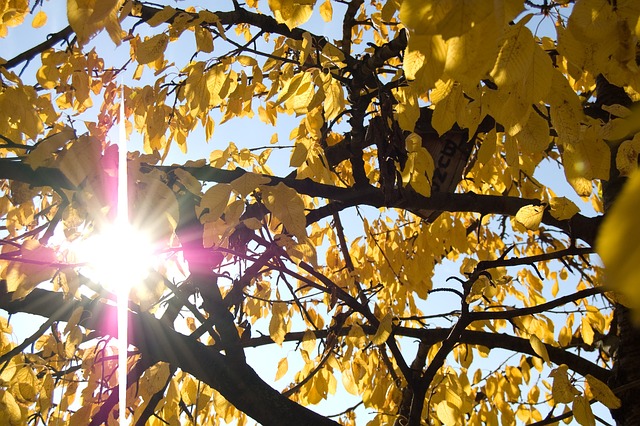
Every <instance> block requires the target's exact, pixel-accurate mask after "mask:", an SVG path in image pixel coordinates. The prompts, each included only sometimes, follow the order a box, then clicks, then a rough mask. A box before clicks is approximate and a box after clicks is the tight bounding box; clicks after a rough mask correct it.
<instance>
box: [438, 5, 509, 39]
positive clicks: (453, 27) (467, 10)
mask: <svg viewBox="0 0 640 426" xmlns="http://www.w3.org/2000/svg"><path fill="white" fill-rule="evenodd" d="M441 3H445V2H441ZM449 3H452V2H449ZM445 7H446V6H445ZM494 7H495V6H494V4H492V3H491V2H488V1H477V0H456V1H455V6H454V7H451V9H449V11H448V12H447V13H446V14H445V15H444V16H443V17H442V19H441V20H440V21H439V22H438V23H437V25H436V26H435V29H436V31H437V32H438V33H439V34H442V37H443V38H444V39H445V40H447V39H450V38H452V37H460V36H463V35H465V34H466V33H467V32H468V31H470V30H471V29H472V28H473V27H475V26H476V25H478V23H480V22H482V21H483V20H484V19H485V18H486V17H487V16H489V15H490V14H491V13H492V12H493V8H494ZM493 26H495V27H497V26H498V23H497V22H495V21H494V22H493ZM485 41H488V40H485Z"/></svg>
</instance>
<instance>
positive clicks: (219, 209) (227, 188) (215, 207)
mask: <svg viewBox="0 0 640 426" xmlns="http://www.w3.org/2000/svg"><path fill="white" fill-rule="evenodd" d="M229 195H231V185H230V184H228V183H219V184H217V185H214V186H212V187H211V188H209V189H207V192H205V193H204V195H203V196H202V199H201V200H200V208H201V209H203V210H205V209H208V210H209V211H208V212H205V213H206V217H207V219H211V220H215V219H217V218H219V217H220V216H222V213H224V210H225V209H226V208H227V205H228V204H229Z"/></svg>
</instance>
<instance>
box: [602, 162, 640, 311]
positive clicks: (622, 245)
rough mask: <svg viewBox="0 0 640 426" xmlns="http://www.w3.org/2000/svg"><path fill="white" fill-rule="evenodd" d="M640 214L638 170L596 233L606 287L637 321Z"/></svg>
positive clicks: (639, 295)
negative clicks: (639, 214)
mask: <svg viewBox="0 0 640 426" xmlns="http://www.w3.org/2000/svg"><path fill="white" fill-rule="evenodd" d="M638 211H640V170H635V171H634V172H633V173H632V174H631V176H630V177H629V179H628V181H627V182H626V183H625V186H624V187H623V188H622V191H621V192H620V194H619V195H618V197H617V199H616V202H615V203H614V204H613V206H612V207H611V209H610V210H609V212H608V213H607V215H606V216H605V219H604V222H603V223H602V225H601V226H600V229H599V230H598V237H597V240H596V251H597V252H598V254H599V255H600V257H601V258H602V263H604V266H605V268H606V282H605V283H606V285H607V287H609V288H610V289H612V290H614V291H616V292H618V293H620V294H621V295H622V296H623V303H624V304H626V305H627V306H628V307H630V308H633V309H634V310H636V313H635V317H636V319H638V320H640V288H639V287H638V285H637V280H636V279H635V276H636V274H635V272H634V271H635V269H636V266H637V265H638V263H639V262H640V247H639V246H638V244H637V243H636V242H637V241H638V240H639V239H640V227H638V225H637V223H636V221H635V220H634V218H635V217H636V214H637V212H638Z"/></svg>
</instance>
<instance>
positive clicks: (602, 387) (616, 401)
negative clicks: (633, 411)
mask: <svg viewBox="0 0 640 426" xmlns="http://www.w3.org/2000/svg"><path fill="white" fill-rule="evenodd" d="M586 379H587V383H588V384H589V390H590V392H591V394H592V395H593V397H594V398H595V399H597V400H598V401H600V402H602V403H603V404H604V405H605V406H606V407H607V408H609V409H611V410H615V409H617V408H620V407H621V405H622V403H621V402H620V398H618V397H617V396H616V395H615V394H614V393H613V392H612V391H611V389H610V388H609V386H607V385H606V384H605V383H604V382H602V381H601V380H598V379H597V378H595V377H593V376H592V375H591V374H587V376H586Z"/></svg>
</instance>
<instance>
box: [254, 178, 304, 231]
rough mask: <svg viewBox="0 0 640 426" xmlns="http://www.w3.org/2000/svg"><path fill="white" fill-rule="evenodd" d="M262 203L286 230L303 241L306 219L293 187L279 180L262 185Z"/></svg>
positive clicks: (300, 201)
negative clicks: (270, 184) (268, 184)
mask: <svg viewBox="0 0 640 426" xmlns="http://www.w3.org/2000/svg"><path fill="white" fill-rule="evenodd" d="M261 188H262V191H263V193H264V196H263V198H262V201H263V202H264V205H265V207H266V208H267V209H269V211H270V212H271V213H273V215H274V216H275V217H277V218H278V219H279V220H280V222H282V224H283V225H284V227H285V228H286V230H287V232H289V233H290V234H292V235H294V236H295V237H296V238H298V241H304V240H305V239H306V238H307V231H306V227H307V219H306V217H305V214H304V202H303V201H302V198H300V195H299V194H298V192H297V191H296V190H295V189H292V188H289V187H288V186H287V185H285V184H284V183H282V182H280V183H278V184H277V185H276V186H262V187H261Z"/></svg>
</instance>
